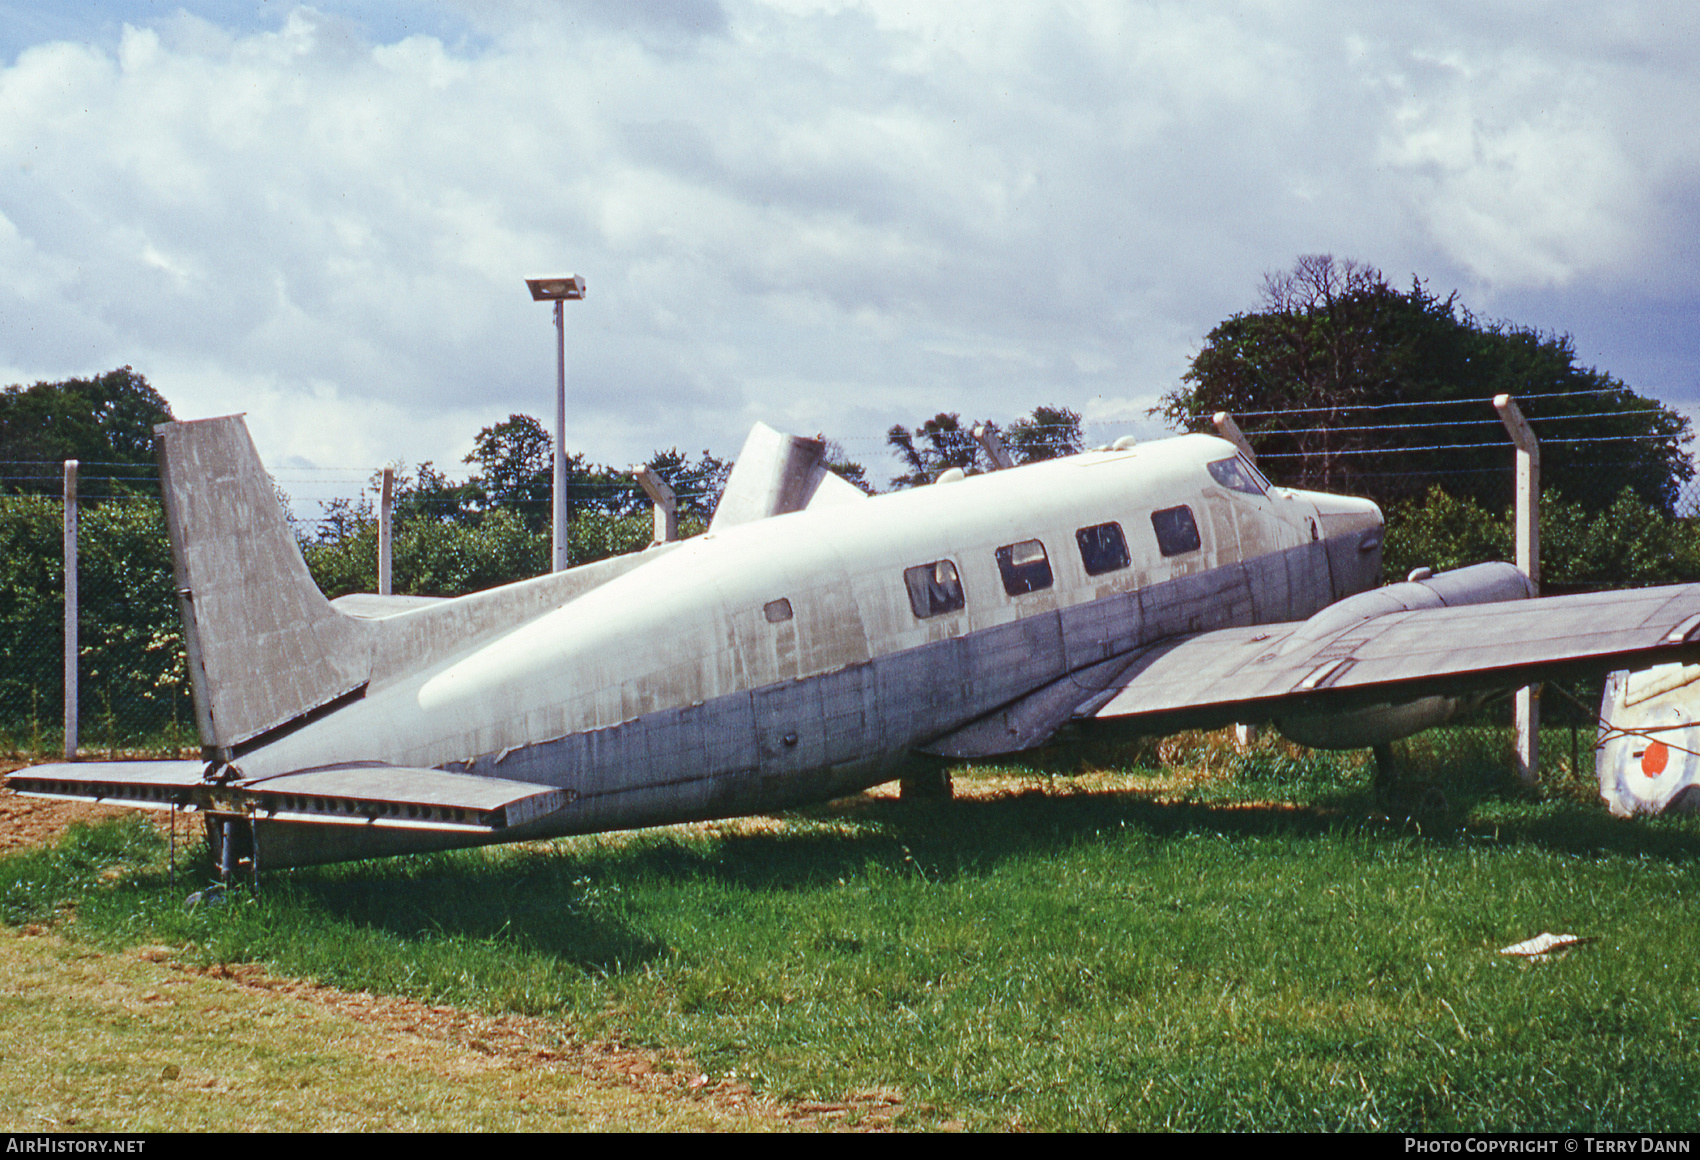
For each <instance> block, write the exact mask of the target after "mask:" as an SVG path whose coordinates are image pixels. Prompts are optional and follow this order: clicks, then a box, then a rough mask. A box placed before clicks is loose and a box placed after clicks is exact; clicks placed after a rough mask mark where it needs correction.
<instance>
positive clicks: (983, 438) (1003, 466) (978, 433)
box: [974, 427, 1015, 471]
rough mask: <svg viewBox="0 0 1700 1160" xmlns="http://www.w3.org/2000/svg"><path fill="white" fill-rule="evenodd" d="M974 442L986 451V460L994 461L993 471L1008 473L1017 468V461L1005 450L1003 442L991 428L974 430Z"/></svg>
mask: <svg viewBox="0 0 1700 1160" xmlns="http://www.w3.org/2000/svg"><path fill="white" fill-rule="evenodd" d="M974 442H976V443H978V444H979V445H980V446H981V447H983V448H985V449H986V458H987V459H990V460H991V461H992V470H993V471H1008V470H1009V469H1010V468H1012V467H1014V466H1015V460H1013V459H1011V458H1010V457H1009V452H1008V451H1006V450H1004V445H1003V440H1002V439H999V438H998V433H997V432H996V431H994V430H992V429H991V428H990V427H976V428H974Z"/></svg>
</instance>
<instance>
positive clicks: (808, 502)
mask: <svg viewBox="0 0 1700 1160" xmlns="http://www.w3.org/2000/svg"><path fill="white" fill-rule="evenodd" d="M864 498H866V497H865V496H863V494H862V492H861V490H860V489H859V488H857V487H856V485H855V484H853V483H849V482H847V481H845V480H844V479H841V478H839V477H838V476H837V475H835V474H833V473H832V472H831V471H829V470H828V469H827V466H826V442H825V440H822V439H805V438H802V437H801V436H797V435H784V434H781V433H780V432H778V431H775V430H774V429H773V428H772V427H769V426H768V425H767V424H766V423H757V424H756V425H755V426H754V427H752V428H751V429H750V435H749V438H748V439H746V440H745V441H744V449H743V450H742V451H740V452H739V453H738V459H737V462H736V463H734V464H733V466H732V474H731V475H730V476H729V477H728V478H727V480H726V490H725V492H724V493H723V494H722V495H721V497H720V506H719V507H717V508H715V510H714V519H713V521H712V522H711V523H710V524H709V526H708V530H709V531H711V532H713V531H723V530H724V529H726V528H729V527H732V526H733V525H735V524H747V523H750V522H752V521H754V520H763V519H767V518H768V517H769V516H778V515H784V514H785V513H786V512H797V511H802V510H804V509H805V508H809V509H813V508H818V507H828V506H832V505H835V504H843V503H854V502H856V501H857V500H860V499H864Z"/></svg>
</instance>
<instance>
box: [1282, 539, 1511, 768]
mask: <svg viewBox="0 0 1700 1160" xmlns="http://www.w3.org/2000/svg"><path fill="white" fill-rule="evenodd" d="M1534 594H1535V593H1534V588H1533V586H1532V585H1531V584H1530V583H1529V579H1528V577H1526V576H1524V575H1523V573H1521V572H1519V571H1518V570H1517V568H1516V567H1515V566H1514V565H1511V564H1504V563H1495V564H1476V565H1473V566H1471V567H1469V568H1456V569H1454V570H1452V571H1450V572H1442V573H1440V574H1439V575H1438V576H1431V577H1429V578H1428V579H1426V580H1407V581H1405V582H1404V583H1402V584H1389V585H1387V586H1386V587H1383V588H1377V589H1375V590H1373V591H1371V592H1360V593H1358V594H1357V595H1356V596H1348V597H1347V598H1346V599H1344V600H1342V601H1340V602H1338V603H1337V604H1331V605H1329V606H1328V607H1327V608H1324V609H1323V610H1322V611H1321V612H1318V613H1317V614H1316V615H1315V616H1313V617H1311V618H1310V619H1309V620H1307V621H1305V623H1304V624H1303V625H1302V626H1300V628H1299V629H1298V631H1297V632H1295V633H1293V635H1292V636H1290V637H1288V638H1287V639H1286V641H1284V642H1283V643H1282V645H1281V649H1280V651H1281V652H1284V653H1285V652H1293V651H1295V650H1297V649H1301V648H1305V647H1307V646H1308V647H1314V646H1316V645H1317V644H1319V643H1320V642H1322V641H1324V640H1327V639H1331V638H1333V637H1335V636H1337V635H1339V634H1340V633H1341V632H1343V631H1345V630H1346V629H1349V628H1351V627H1352V626H1353V625H1356V624H1361V623H1363V622H1364V621H1366V620H1374V619H1375V618H1376V617H1378V616H1386V615H1388V614H1389V613H1393V612H1406V611H1409V610H1411V609H1416V608H1442V607H1447V608H1452V607H1458V606H1460V605H1465V604H1494V603H1498V602H1499V601H1502V600H1526V599H1528V598H1529V597H1531V596H1533V595H1534ZM1468 703H1469V700H1468V699H1466V698H1459V697H1420V698H1418V699H1416V700H1414V701H1406V702H1403V703H1400V704H1387V705H1371V706H1369V707H1367V708H1363V709H1353V710H1350V711H1347V712H1335V713H1313V714H1305V715H1302V716H1291V717H1281V718H1277V719H1276V721H1275V727H1276V728H1277V729H1279V730H1280V731H1281V733H1282V734H1283V735H1284V736H1286V737H1287V738H1289V739H1290V740H1293V741H1296V742H1298V743H1299V744H1300V745H1308V746H1310V747H1311V748H1313V749H1364V748H1368V747H1371V746H1375V745H1385V744H1387V743H1388V742H1390V741H1397V740H1398V739H1399V738H1401V737H1409V736H1410V735H1411V734H1413V733H1421V732H1422V731H1423V730H1424V729H1433V728H1434V727H1435V726H1437V725H1444V724H1446V723H1447V722H1448V721H1450V720H1452V719H1453V718H1454V717H1455V716H1457V714H1458V712H1459V710H1460V709H1462V708H1464V707H1465V706H1466V705H1467V704H1468Z"/></svg>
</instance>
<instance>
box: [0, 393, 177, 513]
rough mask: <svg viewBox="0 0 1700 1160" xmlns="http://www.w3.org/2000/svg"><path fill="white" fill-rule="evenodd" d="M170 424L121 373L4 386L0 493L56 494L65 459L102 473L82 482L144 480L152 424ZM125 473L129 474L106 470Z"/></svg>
mask: <svg viewBox="0 0 1700 1160" xmlns="http://www.w3.org/2000/svg"><path fill="white" fill-rule="evenodd" d="M171 419H172V414H171V406H170V404H168V403H167V402H166V401H165V399H164V398H162V397H161V396H160V394H159V392H158V391H156V390H154V389H153V388H152V387H151V386H149V385H148V381H147V379H146V378H144V377H143V376H141V375H139V374H137V373H136V372H135V371H134V370H132V369H131V368H130V367H127V366H125V367H119V368H118V369H117V370H114V371H108V372H106V373H105V374H103V375H97V376H95V377H94V378H92V379H65V380H64V381H63V382H57V383H47V382H38V383H36V384H35V385H33V386H30V387H25V386H22V385H14V386H9V387H6V388H4V389H0V463H3V464H4V465H5V467H4V469H3V471H0V474H3V475H4V476H5V477H6V481H7V483H8V485H9V486H8V487H7V489H6V490H11V491H25V492H33V493H37V494H52V493H57V492H58V491H59V489H60V487H61V486H62V481H61V474H60V469H59V464H60V463H62V462H63V461H64V460H67V459H76V460H80V461H82V462H83V463H86V464H99V465H101V466H102V468H103V470H99V471H94V472H85V474H89V475H101V476H110V475H119V476H124V475H129V474H135V475H137V476H139V477H143V478H149V479H151V478H154V476H155V473H156V467H155V460H154V451H153V428H154V424H156V423H168V422H170V421H171ZM29 464H40V465H43V466H42V467H40V468H35V467H30V466H26V465H29ZM49 465H50V466H49ZM126 467H127V468H131V469H135V470H133V471H124V470H117V471H114V470H110V469H111V468H120V469H122V468H126Z"/></svg>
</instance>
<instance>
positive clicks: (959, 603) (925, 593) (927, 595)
mask: <svg viewBox="0 0 1700 1160" xmlns="http://www.w3.org/2000/svg"><path fill="white" fill-rule="evenodd" d="M903 583H904V585H905V586H906V587H907V588H908V589H909V607H910V608H912V609H913V610H914V612H915V615H916V616H917V617H919V618H920V619H922V620H926V619H927V618H929V617H933V616H939V615H941V614H943V613H946V612H956V611H957V610H959V609H961V608H962V607H963V606H964V605H966V604H967V603H968V601H967V598H966V597H965V596H964V595H963V592H962V578H961V577H960V576H958V575H957V572H956V565H955V564H953V563H951V562H950V561H949V560H934V561H933V562H932V563H931V564H920V565H917V566H916V567H913V568H905V569H904V570H903Z"/></svg>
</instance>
